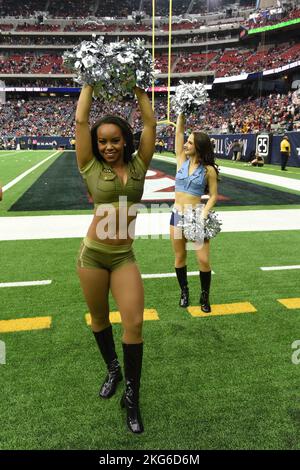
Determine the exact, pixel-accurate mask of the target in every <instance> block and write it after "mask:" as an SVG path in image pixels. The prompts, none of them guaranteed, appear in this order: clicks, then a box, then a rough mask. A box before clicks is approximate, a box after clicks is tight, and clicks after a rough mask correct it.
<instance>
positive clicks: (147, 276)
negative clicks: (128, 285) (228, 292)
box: [142, 271, 215, 279]
mask: <svg viewBox="0 0 300 470" xmlns="http://www.w3.org/2000/svg"><path fill="white" fill-rule="evenodd" d="M211 273H212V274H215V273H214V272H213V271H212V272H211ZM187 275H188V276H199V271H190V272H188V273H187ZM160 277H176V273H161V274H142V279H158V278H160Z"/></svg>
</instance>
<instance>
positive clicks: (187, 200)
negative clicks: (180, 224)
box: [174, 191, 204, 213]
mask: <svg viewBox="0 0 300 470" xmlns="http://www.w3.org/2000/svg"><path fill="white" fill-rule="evenodd" d="M203 203H204V201H202V200H201V196H194V195H193V194H188V193H181V192H179V191H178V192H176V193H175V203H174V208H175V209H177V210H178V212H182V213H183V212H184V209H186V208H187V207H186V206H191V207H196V206H197V205H198V204H203Z"/></svg>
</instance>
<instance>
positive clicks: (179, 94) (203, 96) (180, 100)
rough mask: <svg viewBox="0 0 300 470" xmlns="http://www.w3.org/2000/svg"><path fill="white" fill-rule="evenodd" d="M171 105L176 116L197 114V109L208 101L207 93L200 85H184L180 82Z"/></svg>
mask: <svg viewBox="0 0 300 470" xmlns="http://www.w3.org/2000/svg"><path fill="white" fill-rule="evenodd" d="M179 83H180V85H178V87H177V88H176V92H175V95H174V96H172V98H171V104H172V107H173V109H174V111H175V112H176V113H177V114H181V113H182V114H191V113H194V112H196V111H197V112H199V107H200V106H202V105H203V104H205V103H207V101H209V98H208V94H207V91H206V89H205V86H204V85H203V84H202V83H195V82H193V83H184V82H183V81H182V80H180V82H179Z"/></svg>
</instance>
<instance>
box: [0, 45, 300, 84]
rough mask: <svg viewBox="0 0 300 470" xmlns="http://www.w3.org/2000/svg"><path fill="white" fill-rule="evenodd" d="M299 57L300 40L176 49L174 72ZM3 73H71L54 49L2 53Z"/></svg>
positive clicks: (274, 63)
mask: <svg viewBox="0 0 300 470" xmlns="http://www.w3.org/2000/svg"><path fill="white" fill-rule="evenodd" d="M299 59H300V43H295V44H290V43H287V44H285V43H282V44H280V46H265V47H264V48H263V49H261V50H257V51H253V50H250V49H244V50H243V49H237V48H233V49H226V50H225V51H224V52H222V51H220V50H215V51H207V52H202V53H185V52H181V53H177V54H175V53H174V54H173V55H172V72H175V73H187V72H197V71H214V72H215V74H216V76H217V77H223V76H230V75H239V74H241V73H251V72H256V71H261V70H267V69H273V68H276V67H280V66H282V65H285V64H289V63H291V62H295V61H297V60H299ZM0 67H1V72H2V73H13V74H15V73H43V74H45V73H47V74H56V73H60V74H61V73H68V71H67V70H65V69H64V67H63V65H62V54H59V53H57V52H54V51H53V52H52V53H48V54H45V53H44V54H43V53H40V54H36V53H34V52H25V53H21V52H20V53H18V54H8V53H2V54H1V55H0ZM156 68H157V69H158V70H160V71H161V73H167V72H168V55H167V54H166V53H157V56H156Z"/></svg>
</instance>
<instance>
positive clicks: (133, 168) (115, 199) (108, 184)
mask: <svg viewBox="0 0 300 470" xmlns="http://www.w3.org/2000/svg"><path fill="white" fill-rule="evenodd" d="M79 171H80V173H81V174H82V176H83V178H84V180H85V182H86V185H87V188H88V190H89V193H90V195H91V196H92V199H93V201H94V205H95V207H97V206H99V205H100V204H113V205H114V206H118V204H119V196H127V204H135V203H139V202H140V200H141V199H142V195H143V191H144V181H145V176H146V173H147V168H146V165H145V163H144V162H143V160H142V159H141V157H140V156H139V154H138V153H136V154H134V155H133V157H132V160H131V161H130V162H129V163H128V165H127V171H128V178H127V183H126V184H125V185H124V184H123V183H122V182H121V181H120V179H119V178H118V176H117V174H116V173H115V172H114V171H113V169H112V168H111V167H110V166H109V165H108V164H107V163H106V162H105V161H102V162H100V161H99V160H97V159H96V158H95V157H94V158H93V159H92V160H91V161H90V162H88V163H87V164H86V165H85V166H84V167H83V168H81V169H80V170H79Z"/></svg>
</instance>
